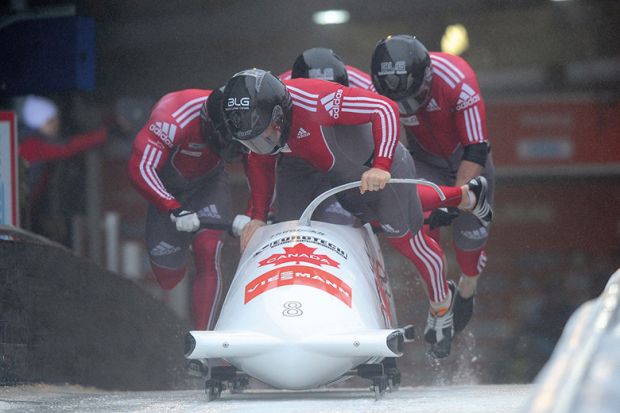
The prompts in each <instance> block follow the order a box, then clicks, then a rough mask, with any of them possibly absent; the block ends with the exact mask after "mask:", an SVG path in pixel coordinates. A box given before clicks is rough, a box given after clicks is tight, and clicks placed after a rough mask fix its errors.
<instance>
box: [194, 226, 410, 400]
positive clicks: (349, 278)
mask: <svg viewBox="0 0 620 413" xmlns="http://www.w3.org/2000/svg"><path fill="white" fill-rule="evenodd" d="M403 339H404V337H403V333H402V331H401V330H399V329H398V328H397V322H396V314H395V309H394V302H393V298H392V292H391V289H390V286H389V282H388V278H387V274H386V272H385V265H384V262H383V257H382V255H381V251H380V249H379V244H378V241H377V238H376V236H375V235H374V234H373V232H372V230H371V228H370V226H368V225H366V226H364V227H361V228H352V227H346V226H342V225H335V224H328V223H323V222H316V221H312V224H311V226H303V225H300V224H299V222H298V221H288V222H283V223H279V224H274V225H267V226H264V227H262V228H260V229H259V230H258V231H256V233H255V234H254V236H253V238H252V241H251V242H250V244H249V245H248V247H247V248H246V250H245V253H244V254H243V256H242V257H241V260H240V263H239V266H238V268H237V272H236V274H235V277H234V279H233V281H232V284H231V286H230V289H229V292H228V294H227V296H226V300H225V301H224V304H223V306H222V310H221V313H220V316H219V319H218V322H217V324H216V326H215V328H214V330H213V331H192V332H190V336H189V339H188V341H189V343H188V348H187V354H186V357H187V358H190V359H205V358H224V359H225V360H227V361H228V362H230V363H231V364H232V365H234V366H235V367H237V368H238V369H240V370H242V371H244V372H246V373H248V374H249V375H251V376H253V377H255V378H257V379H259V380H261V381H263V382H265V383H267V384H269V385H272V386H274V387H277V388H284V389H308V388H315V387H317V386H320V385H323V384H327V383H330V382H332V381H334V380H337V379H339V378H340V377H342V376H343V375H345V374H346V373H347V372H349V371H350V370H351V369H353V368H355V367H356V366H358V365H360V364H363V363H367V362H373V361H375V362H376V361H379V360H381V359H382V358H384V357H398V356H400V355H401V354H402V352H401V346H402V342H403Z"/></svg>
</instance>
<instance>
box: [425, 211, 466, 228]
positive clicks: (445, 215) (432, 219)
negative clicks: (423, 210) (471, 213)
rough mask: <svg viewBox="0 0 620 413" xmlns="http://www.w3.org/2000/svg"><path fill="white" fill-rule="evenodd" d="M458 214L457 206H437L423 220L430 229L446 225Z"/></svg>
mask: <svg viewBox="0 0 620 413" xmlns="http://www.w3.org/2000/svg"><path fill="white" fill-rule="evenodd" d="M458 216H459V210H458V208H454V207H450V208H437V209H435V210H433V212H431V215H430V216H429V217H428V218H426V219H425V220H424V223H425V224H428V225H429V227H430V229H435V228H439V227H447V226H450V225H451V224H452V221H453V220H454V219H455V218H456V217H458Z"/></svg>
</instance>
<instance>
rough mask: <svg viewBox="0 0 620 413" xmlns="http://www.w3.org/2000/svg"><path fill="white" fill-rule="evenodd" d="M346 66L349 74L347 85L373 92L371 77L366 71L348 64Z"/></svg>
mask: <svg viewBox="0 0 620 413" xmlns="http://www.w3.org/2000/svg"><path fill="white" fill-rule="evenodd" d="M346 68H347V75H348V76H349V86H351V87H357V88H360V89H366V90H370V91H372V92H375V86H374V85H373V84H372V79H371V78H370V75H369V74H368V73H366V72H362V71H361V70H359V69H358V68H356V67H353V66H349V65H347V66H346Z"/></svg>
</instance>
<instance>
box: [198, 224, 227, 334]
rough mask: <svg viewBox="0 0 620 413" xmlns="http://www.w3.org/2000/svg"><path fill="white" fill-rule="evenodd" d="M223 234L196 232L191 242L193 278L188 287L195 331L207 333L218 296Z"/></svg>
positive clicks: (220, 281)
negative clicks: (190, 288)
mask: <svg viewBox="0 0 620 413" xmlns="http://www.w3.org/2000/svg"><path fill="white" fill-rule="evenodd" d="M223 236H224V232H223V231H215V230H210V229H206V230H202V231H199V232H198V233H197V234H196V236H195V237H194V240H193V242H192V249H193V252H194V262H195V263H196V275H195V277H194V283H193V285H192V310H193V314H194V326H195V328H196V329H197V330H210V329H212V328H213V325H214V322H215V313H216V311H217V305H218V303H219V299H220V297H221V294H222V274H221V270H220V253H221V250H222V238H223Z"/></svg>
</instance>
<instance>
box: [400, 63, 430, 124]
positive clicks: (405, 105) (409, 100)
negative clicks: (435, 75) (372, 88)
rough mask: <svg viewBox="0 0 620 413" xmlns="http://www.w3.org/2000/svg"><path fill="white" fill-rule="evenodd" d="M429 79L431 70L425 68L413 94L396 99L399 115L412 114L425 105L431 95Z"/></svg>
mask: <svg viewBox="0 0 620 413" xmlns="http://www.w3.org/2000/svg"><path fill="white" fill-rule="evenodd" d="M431 80H432V72H431V71H430V69H427V70H426V72H425V74H424V81H423V82H422V84H421V85H420V88H419V89H418V90H417V91H416V92H415V93H414V94H412V95H409V96H405V97H403V98H401V99H397V100H396V103H397V104H398V110H399V112H400V113H401V115H413V114H414V113H416V112H417V111H419V110H420V109H421V108H423V107H424V106H426V104H427V103H428V101H429V100H430V97H431V93H430V92H431Z"/></svg>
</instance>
